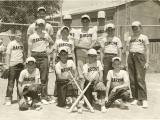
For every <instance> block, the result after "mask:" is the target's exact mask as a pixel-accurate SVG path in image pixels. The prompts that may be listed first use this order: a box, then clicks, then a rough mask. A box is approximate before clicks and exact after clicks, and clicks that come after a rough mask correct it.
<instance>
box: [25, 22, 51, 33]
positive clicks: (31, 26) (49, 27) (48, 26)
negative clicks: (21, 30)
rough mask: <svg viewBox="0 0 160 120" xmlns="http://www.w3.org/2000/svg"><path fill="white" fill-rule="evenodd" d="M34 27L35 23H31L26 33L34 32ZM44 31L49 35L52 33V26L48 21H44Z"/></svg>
mask: <svg viewBox="0 0 160 120" xmlns="http://www.w3.org/2000/svg"><path fill="white" fill-rule="evenodd" d="M35 28H36V24H35V23H32V24H31V25H30V26H29V28H28V30H27V34H28V35H32V34H33V33H35V31H36V30H35ZM44 31H46V32H47V33H48V34H49V35H53V34H54V31H53V27H52V25H50V24H49V23H46V25H45V30H44Z"/></svg>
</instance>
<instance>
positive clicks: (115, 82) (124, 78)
mask: <svg viewBox="0 0 160 120" xmlns="http://www.w3.org/2000/svg"><path fill="white" fill-rule="evenodd" d="M107 80H108V81H111V89H112V88H114V87H116V86H119V85H123V84H124V83H126V82H129V76H128V74H127V72H126V71H124V70H120V71H119V72H118V73H116V72H115V71H114V70H109V71H108V74H107Z"/></svg>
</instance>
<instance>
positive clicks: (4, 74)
mask: <svg viewBox="0 0 160 120" xmlns="http://www.w3.org/2000/svg"><path fill="white" fill-rule="evenodd" d="M8 77H9V69H6V70H4V72H3V73H2V75H1V78H3V79H8Z"/></svg>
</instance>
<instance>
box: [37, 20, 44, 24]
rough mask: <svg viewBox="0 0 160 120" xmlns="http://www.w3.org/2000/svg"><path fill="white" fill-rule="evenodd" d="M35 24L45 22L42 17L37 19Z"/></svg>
mask: <svg viewBox="0 0 160 120" xmlns="http://www.w3.org/2000/svg"><path fill="white" fill-rule="evenodd" d="M36 24H38V25H39V24H43V25H44V24H45V21H44V20H43V19H38V20H36Z"/></svg>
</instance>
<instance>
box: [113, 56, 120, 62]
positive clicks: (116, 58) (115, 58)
mask: <svg viewBox="0 0 160 120" xmlns="http://www.w3.org/2000/svg"><path fill="white" fill-rule="evenodd" d="M115 60H119V61H120V62H121V61H122V60H121V58H120V57H113V58H112V62H114V61H115Z"/></svg>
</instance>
